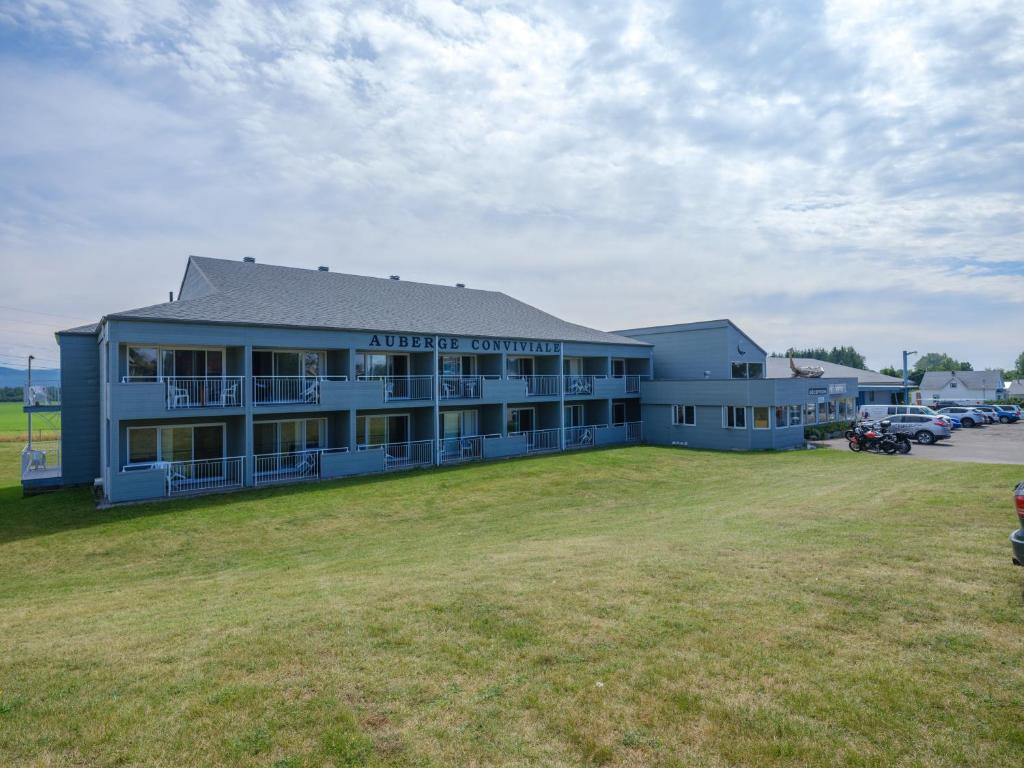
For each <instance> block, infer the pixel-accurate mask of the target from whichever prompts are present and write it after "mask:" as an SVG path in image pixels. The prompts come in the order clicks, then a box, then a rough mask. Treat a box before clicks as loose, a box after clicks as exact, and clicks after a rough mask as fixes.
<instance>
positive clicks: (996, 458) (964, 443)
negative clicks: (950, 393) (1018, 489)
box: [827, 422, 1024, 465]
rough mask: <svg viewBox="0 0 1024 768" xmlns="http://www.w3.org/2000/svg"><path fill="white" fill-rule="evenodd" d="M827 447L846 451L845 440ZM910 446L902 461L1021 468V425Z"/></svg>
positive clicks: (1023, 437)
mask: <svg viewBox="0 0 1024 768" xmlns="http://www.w3.org/2000/svg"><path fill="white" fill-rule="evenodd" d="M827 444H828V445H829V446H830V447H832V448H838V449H841V450H844V451H845V450H848V448H847V447H846V440H844V439H842V438H840V439H838V440H829V441H827ZM913 446H914V448H913V450H912V451H911V452H910V453H908V454H907V455H906V456H905V457H902V458H908V459H935V460H939V461H970V462H976V463H981V464H1022V465H1024V422H1017V423H1016V424H989V425H987V426H984V427H973V428H971V429H967V428H964V429H957V430H954V431H953V436H952V437H951V438H950V439H949V440H941V441H939V442H938V443H936V444H935V445H918V444H917V443H914V444H913Z"/></svg>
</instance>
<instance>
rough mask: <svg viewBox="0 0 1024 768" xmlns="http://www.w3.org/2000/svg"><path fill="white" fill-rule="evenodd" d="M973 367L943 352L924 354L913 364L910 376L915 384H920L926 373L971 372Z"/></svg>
mask: <svg viewBox="0 0 1024 768" xmlns="http://www.w3.org/2000/svg"><path fill="white" fill-rule="evenodd" d="M973 370H974V367H973V366H972V365H971V364H970V363H969V362H967V361H966V360H957V359H956V358H954V357H951V356H950V355H947V354H946V353H945V352H926V353H925V354H923V355H921V357H919V358H918V359H917V362H916V363H914V370H913V372H912V373H911V374H910V378H911V380H912V381H913V382H914V383H915V384H920V383H921V379H923V378H924V375H925V373H927V372H928V371H973Z"/></svg>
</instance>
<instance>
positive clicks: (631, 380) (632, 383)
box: [615, 374, 640, 395]
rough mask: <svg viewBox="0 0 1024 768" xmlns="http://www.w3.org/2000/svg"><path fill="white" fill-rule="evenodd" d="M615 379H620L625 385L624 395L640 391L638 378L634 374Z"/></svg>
mask: <svg viewBox="0 0 1024 768" xmlns="http://www.w3.org/2000/svg"><path fill="white" fill-rule="evenodd" d="M615 378H617V379H622V380H623V383H624V384H625V385H626V394H627V395H630V394H636V393H637V392H639V391H640V377H639V376H636V375H634V374H628V375H626V376H616V377H615Z"/></svg>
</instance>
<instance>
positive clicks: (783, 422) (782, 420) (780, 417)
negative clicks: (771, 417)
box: [775, 405, 789, 429]
mask: <svg viewBox="0 0 1024 768" xmlns="http://www.w3.org/2000/svg"><path fill="white" fill-rule="evenodd" d="M788 426H789V406H788V405H776V406H775V428H776V429H778V428H780V427H788Z"/></svg>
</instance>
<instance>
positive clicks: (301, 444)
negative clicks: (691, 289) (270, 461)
mask: <svg viewBox="0 0 1024 768" xmlns="http://www.w3.org/2000/svg"><path fill="white" fill-rule="evenodd" d="M252 442H253V453H255V454H256V455H257V456H259V455H263V454H267V453H294V452H296V451H312V450H316V449H318V448H326V447H327V420H326V419H283V420H280V421H254V422H253V425H252Z"/></svg>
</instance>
